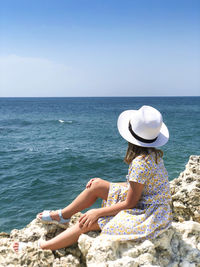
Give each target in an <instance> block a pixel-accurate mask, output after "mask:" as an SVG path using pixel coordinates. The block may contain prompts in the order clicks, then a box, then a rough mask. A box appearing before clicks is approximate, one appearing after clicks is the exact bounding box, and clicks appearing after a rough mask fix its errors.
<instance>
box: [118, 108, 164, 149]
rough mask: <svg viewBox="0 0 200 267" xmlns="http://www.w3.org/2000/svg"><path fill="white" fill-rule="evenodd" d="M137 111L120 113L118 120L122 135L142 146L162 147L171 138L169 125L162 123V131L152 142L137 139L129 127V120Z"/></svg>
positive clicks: (132, 142)
mask: <svg viewBox="0 0 200 267" xmlns="http://www.w3.org/2000/svg"><path fill="white" fill-rule="evenodd" d="M135 112H137V110H126V111H124V112H122V113H121V114H120V115H119V118H118V121H117V127H118V130H119V133H120V135H121V136H122V137H123V138H124V139H125V140H126V141H128V142H129V143H131V144H134V145H137V146H142V147H160V146H163V145H165V144H166V143H167V141H168V140H169V131H168V128H167V126H166V125H165V124H164V122H163V123H162V126H161V129H160V133H159V135H158V137H157V139H156V140H155V141H154V142H152V143H143V142H141V141H139V140H137V139H136V138H135V137H133V135H132V134H131V133H130V131H129V129H128V125H129V121H130V119H131V118H132V117H133V115H134V114H135Z"/></svg>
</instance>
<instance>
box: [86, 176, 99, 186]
mask: <svg viewBox="0 0 200 267" xmlns="http://www.w3.org/2000/svg"><path fill="white" fill-rule="evenodd" d="M96 179H97V178H92V179H90V181H89V182H88V183H87V184H86V188H90V186H91V185H92V183H93V182H94V180H96Z"/></svg>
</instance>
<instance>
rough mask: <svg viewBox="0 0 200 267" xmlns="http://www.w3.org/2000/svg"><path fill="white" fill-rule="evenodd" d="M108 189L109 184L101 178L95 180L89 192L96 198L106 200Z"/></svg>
mask: <svg viewBox="0 0 200 267" xmlns="http://www.w3.org/2000/svg"><path fill="white" fill-rule="evenodd" d="M109 187H110V183H109V182H108V181H105V180H103V179H101V178H96V179H95V180H94V181H93V183H92V185H91V190H92V191H93V192H95V195H96V196H97V197H100V198H102V199H105V200H106V199H107V196H108V192H109Z"/></svg>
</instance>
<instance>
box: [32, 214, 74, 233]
mask: <svg viewBox="0 0 200 267" xmlns="http://www.w3.org/2000/svg"><path fill="white" fill-rule="evenodd" d="M50 212H51V210H44V211H43V212H42V218H40V217H39V215H37V219H38V220H40V221H41V222H42V223H45V224H56V225H58V226H60V227H61V228H64V229H66V228H67V227H68V223H69V221H70V218H69V219H64V218H63V216H62V210H61V209H60V210H58V215H59V217H60V221H56V220H53V219H52V218H51V216H50Z"/></svg>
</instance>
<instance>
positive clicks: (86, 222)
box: [79, 209, 99, 228]
mask: <svg viewBox="0 0 200 267" xmlns="http://www.w3.org/2000/svg"><path fill="white" fill-rule="evenodd" d="M98 218H99V215H98V209H92V210H89V211H87V212H86V213H85V214H83V215H82V216H81V218H80V219H79V225H80V227H81V228H87V227H90V226H91V225H92V224H93V223H95V222H96V221H97V220H98Z"/></svg>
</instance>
